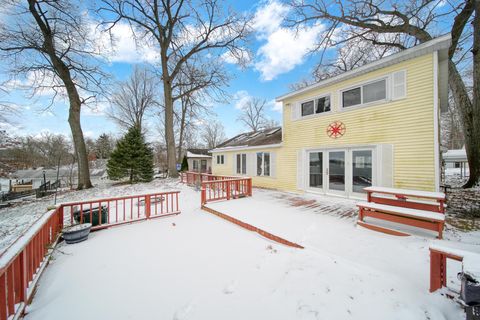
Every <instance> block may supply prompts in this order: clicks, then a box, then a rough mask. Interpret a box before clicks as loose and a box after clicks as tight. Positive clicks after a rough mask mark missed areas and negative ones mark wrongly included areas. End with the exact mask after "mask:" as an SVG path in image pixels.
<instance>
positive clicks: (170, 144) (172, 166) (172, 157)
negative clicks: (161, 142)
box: [163, 77, 178, 178]
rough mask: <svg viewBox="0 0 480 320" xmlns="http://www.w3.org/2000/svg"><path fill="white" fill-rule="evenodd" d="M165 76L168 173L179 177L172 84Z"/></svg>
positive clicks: (173, 176)
mask: <svg viewBox="0 0 480 320" xmlns="http://www.w3.org/2000/svg"><path fill="white" fill-rule="evenodd" d="M165 78H167V77H164V80H163V92H164V98H165V140H166V142H167V162H168V173H169V176H170V177H172V178H176V177H178V172H177V161H176V160H177V159H176V158H177V157H176V148H175V132H174V130H173V100H172V85H171V83H170V82H169V80H168V78H167V79H165Z"/></svg>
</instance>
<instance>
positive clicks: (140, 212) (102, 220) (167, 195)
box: [62, 191, 180, 230]
mask: <svg viewBox="0 0 480 320" xmlns="http://www.w3.org/2000/svg"><path fill="white" fill-rule="evenodd" d="M179 193H180V191H171V192H161V193H154V194H146V195H138V196H127V197H118V198H108V199H98V200H91V201H81V202H70V203H64V204H62V207H63V208H64V211H65V215H67V216H68V217H70V223H71V224H73V223H74V222H79V223H83V222H90V223H91V222H92V221H93V227H92V230H97V229H102V228H108V227H110V226H114V225H119V224H124V223H130V222H134V221H141V220H145V219H150V218H156V217H163V216H166V215H172V214H178V213H180V211H179V208H178V195H179ZM100 208H101V209H100Z"/></svg>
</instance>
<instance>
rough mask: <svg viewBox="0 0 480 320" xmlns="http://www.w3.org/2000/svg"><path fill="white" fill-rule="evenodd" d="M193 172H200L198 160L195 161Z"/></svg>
mask: <svg viewBox="0 0 480 320" xmlns="http://www.w3.org/2000/svg"><path fill="white" fill-rule="evenodd" d="M193 170H194V171H196V170H198V160H193Z"/></svg>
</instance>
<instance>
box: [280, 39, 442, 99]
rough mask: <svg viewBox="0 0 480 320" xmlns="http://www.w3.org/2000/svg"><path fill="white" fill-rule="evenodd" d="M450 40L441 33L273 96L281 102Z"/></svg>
mask: <svg viewBox="0 0 480 320" xmlns="http://www.w3.org/2000/svg"><path fill="white" fill-rule="evenodd" d="M450 42H451V36H450V33H447V34H446V35H443V36H441V37H438V38H435V39H433V40H430V41H427V42H424V43H422V44H419V45H417V46H415V47H412V48H410V49H406V50H403V51H400V52H399V53H396V54H392V55H391V56H388V57H385V58H382V59H380V60H377V61H374V62H371V63H368V64H366V65H364V66H361V67H358V68H356V69H354V70H350V71H347V72H344V73H342V74H339V75H338V76H335V77H332V78H328V79H326V80H323V81H320V82H317V83H315V84H312V85H310V86H308V87H305V88H303V89H300V90H297V91H293V92H290V93H287V94H284V95H282V96H279V97H277V98H275V101H277V102H281V101H283V100H285V99H288V98H291V97H294V96H297V95H299V94H302V93H305V92H307V91H310V90H313V89H318V88H321V87H325V86H328V85H331V84H334V83H336V82H340V81H343V80H345V79H348V78H351V77H354V76H357V75H360V74H363V73H367V72H370V71H373V70H377V69H380V68H382V67H384V66H386V65H391V64H392V63H399V62H402V61H405V60H409V59H411V58H414V57H417V56H418V54H420V53H421V54H427V53H430V52H433V51H438V50H442V49H447V48H448V47H450Z"/></svg>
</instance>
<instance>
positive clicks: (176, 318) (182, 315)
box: [173, 303, 193, 320]
mask: <svg viewBox="0 0 480 320" xmlns="http://www.w3.org/2000/svg"><path fill="white" fill-rule="evenodd" d="M192 308H193V304H192V303H189V304H187V305H186V306H184V307H182V308H180V309H178V310H177V311H175V314H174V315H173V320H185V319H187V316H188V314H189V313H190V311H191V310H192Z"/></svg>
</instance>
